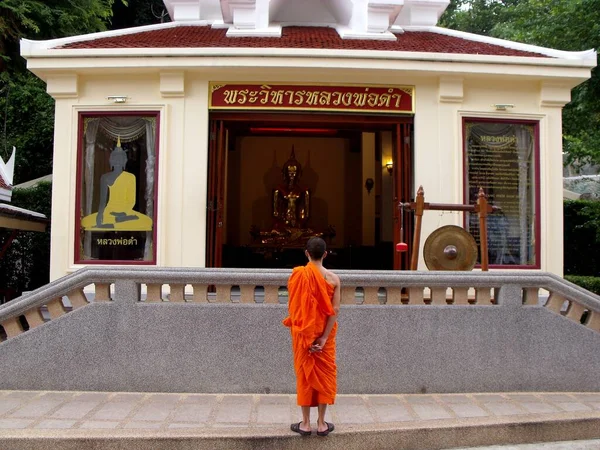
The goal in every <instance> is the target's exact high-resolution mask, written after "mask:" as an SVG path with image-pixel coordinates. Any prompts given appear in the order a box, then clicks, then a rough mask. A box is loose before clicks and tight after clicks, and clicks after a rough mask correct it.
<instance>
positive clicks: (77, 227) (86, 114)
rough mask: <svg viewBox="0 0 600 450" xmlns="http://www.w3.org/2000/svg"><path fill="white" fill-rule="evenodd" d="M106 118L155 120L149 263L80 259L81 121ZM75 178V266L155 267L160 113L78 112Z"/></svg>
mask: <svg viewBox="0 0 600 450" xmlns="http://www.w3.org/2000/svg"><path fill="white" fill-rule="evenodd" d="M106 116H139V117H154V118H156V132H155V133H156V134H155V137H154V140H155V158H156V162H155V164H154V179H155V182H154V219H153V221H154V224H153V225H154V226H153V229H152V260H151V261H129V260H119V259H93V260H86V259H81V253H80V246H81V242H80V237H79V233H80V231H81V217H80V214H79V211H80V210H81V188H82V186H81V179H82V176H83V174H82V172H83V167H82V164H83V148H82V144H83V137H84V136H83V121H84V119H85V118H87V117H106ZM77 120H78V124H77V177H76V186H77V187H76V189H77V191H76V192H77V194H76V196H75V236H74V240H75V254H74V259H75V264H102V265H135V266H141V265H143V266H153V265H156V244H157V241H156V237H157V218H158V163H159V154H160V111H106V112H102V111H92V112H83V111H82V112H79V114H78V116H77Z"/></svg>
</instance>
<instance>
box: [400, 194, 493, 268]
mask: <svg viewBox="0 0 600 450" xmlns="http://www.w3.org/2000/svg"><path fill="white" fill-rule="evenodd" d="M401 208H403V209H404V210H405V211H413V212H414V215H415V230H414V234H413V241H412V253H411V258H410V267H409V270H417V264H418V262H419V245H420V243H421V225H422V222H423V212H424V211H426V210H430V211H463V212H473V213H477V214H478V215H479V234H480V236H479V251H480V253H481V270H482V271H484V272H487V271H488V270H489V269H488V245H487V216H488V214H490V213H492V212H495V211H499V210H500V207H499V206H493V205H490V204H489V203H488V201H487V197H486V195H485V192H484V191H483V188H479V194H478V195H477V204H475V205H465V204H462V205H461V204H455V205H453V204H445V203H426V202H425V191H424V190H423V186H419V190H418V191H417V198H416V200H415V201H414V202H408V203H401V202H400V203H398V209H399V210H400V209H401Z"/></svg>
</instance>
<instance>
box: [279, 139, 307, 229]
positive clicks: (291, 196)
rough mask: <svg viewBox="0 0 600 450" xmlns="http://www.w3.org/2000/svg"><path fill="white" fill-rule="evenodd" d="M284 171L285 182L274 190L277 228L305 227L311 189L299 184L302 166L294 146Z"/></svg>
mask: <svg viewBox="0 0 600 450" xmlns="http://www.w3.org/2000/svg"><path fill="white" fill-rule="evenodd" d="M282 173H283V179H284V183H283V184H281V185H280V186H279V187H278V188H277V189H275V191H273V217H274V218H275V228H276V229H285V228H304V227H305V225H306V223H307V222H308V219H309V217H310V209H309V208H310V191H309V190H308V189H304V188H301V187H300V185H299V179H300V176H301V175H302V166H301V165H300V163H299V162H298V161H297V160H296V155H295V153H294V148H293V147H292V154H291V155H290V158H289V159H288V160H287V162H286V163H285V164H284V165H283V169H282Z"/></svg>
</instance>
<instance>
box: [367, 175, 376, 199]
mask: <svg viewBox="0 0 600 450" xmlns="http://www.w3.org/2000/svg"><path fill="white" fill-rule="evenodd" d="M373 186H375V180H374V179H373V178H367V180H366V181H365V189H366V190H367V194H369V195H371V190H373Z"/></svg>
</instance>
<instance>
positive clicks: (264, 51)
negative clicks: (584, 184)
mask: <svg viewBox="0 0 600 450" xmlns="http://www.w3.org/2000/svg"><path fill="white" fill-rule="evenodd" d="M259 55H260V57H262V58H269V57H271V58H282V57H287V58H319V59H324V58H329V59H369V60H374V59H380V60H391V61H394V60H396V61H407V60H413V61H431V62H454V63H476V64H514V65H528V66H557V67H583V68H591V67H595V66H596V60H595V59H594V60H592V59H583V60H582V59H573V58H570V59H561V58H557V57H542V58H540V57H531V56H507V55H485V54H470V53H438V52H414V51H390V50H340V49H305V48H277V47H275V48H273V47H248V48H246V47H176V48H167V47H165V48H86V49H46V50H38V51H36V52H35V53H31V54H30V57H32V58H33V57H35V58H40V59H48V58H52V59H59V58H63V59H72V58H82V59H84V58H94V59H97V58H132V57H137V58H148V57H152V58H161V57H164V58H169V59H170V60H171V61H173V58H175V57H198V58H214V57H249V56H252V57H256V56H259ZM30 63H31V61H30ZM90 64H93V67H99V65H98V62H97V61H93V62H92V63H90ZM197 65H203V64H202V63H201V62H199V61H196V62H194V61H192V60H188V61H187V62H186V67H187V66H189V67H195V66H197ZM154 66H156V67H162V64H160V62H159V61H156V60H155V61H154V62H153V64H152V67H154ZM28 67H29V66H28ZM82 67H83V66H82ZM107 67H108V66H107ZM110 67H112V66H110ZM149 67H150V66H149ZM36 68H40V69H41V68H45V69H50V68H51V67H49V66H48V65H47V64H44V65H43V67H42V66H40V67H37V66H36ZM52 68H54V69H60V68H61V66H60V65H57V66H56V67H52ZM69 68H70V69H72V68H73V67H69Z"/></svg>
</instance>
